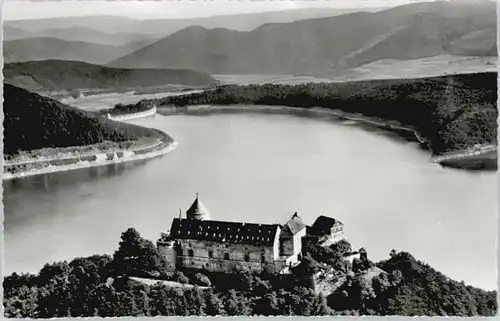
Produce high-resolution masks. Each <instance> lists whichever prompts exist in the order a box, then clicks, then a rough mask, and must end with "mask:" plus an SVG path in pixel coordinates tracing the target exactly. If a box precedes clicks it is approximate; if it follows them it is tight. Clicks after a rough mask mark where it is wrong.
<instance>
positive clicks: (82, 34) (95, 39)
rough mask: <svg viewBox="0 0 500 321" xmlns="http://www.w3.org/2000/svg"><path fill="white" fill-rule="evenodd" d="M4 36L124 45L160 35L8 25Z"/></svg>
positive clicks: (79, 28) (89, 28) (8, 37)
mask: <svg viewBox="0 0 500 321" xmlns="http://www.w3.org/2000/svg"><path fill="white" fill-rule="evenodd" d="M4 38H5V40H20V39H31V38H55V39H59V40H65V41H83V42H90V43H95V44H101V45H110V46H123V45H130V44H132V43H143V42H145V43H146V44H149V43H152V42H154V41H155V40H158V39H159V38H160V36H156V35H147V34H140V33H132V32H119V33H109V32H105V31H101V30H97V29H94V28H91V27H69V28H53V29H43V30H37V31H24V30H22V29H17V28H13V27H8V26H6V28H5V29H4ZM144 46H145V45H144ZM139 48H141V46H138V47H136V48H135V49H139Z"/></svg>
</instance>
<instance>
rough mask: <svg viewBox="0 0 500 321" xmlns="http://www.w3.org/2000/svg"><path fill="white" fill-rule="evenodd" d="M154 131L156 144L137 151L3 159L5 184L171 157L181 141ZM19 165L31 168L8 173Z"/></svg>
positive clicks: (124, 150) (130, 149)
mask: <svg viewBox="0 0 500 321" xmlns="http://www.w3.org/2000/svg"><path fill="white" fill-rule="evenodd" d="M155 131H156V132H157V133H158V134H159V137H158V138H157V141H156V143H155V144H152V145H151V144H150V145H148V146H144V145H142V146H141V145H140V146H137V147H136V148H128V149H127V148H125V149H120V150H114V151H97V152H93V153H86V154H83V153H81V154H78V152H77V155H74V156H69V157H53V158H50V159H37V158H31V159H27V160H25V161H22V162H16V163H14V164H8V163H6V162H5V160H4V165H3V169H4V172H3V175H2V181H8V180H15V179H20V178H24V177H31V176H36V175H42V174H49V173H58V172H66V171H73V170H78V169H83V168H90V167H100V166H106V165H112V164H120V163H126V162H132V161H137V160H145V159H151V158H155V157H158V156H162V155H165V154H168V153H170V152H171V151H173V150H174V149H175V148H176V147H177V145H178V142H176V141H175V140H173V139H172V138H171V137H170V136H169V135H168V134H166V133H164V132H162V131H160V130H155ZM84 147H88V146H80V148H84ZM18 166H29V168H28V169H26V170H19V171H17V172H16V171H15V172H11V173H10V172H8V170H9V168H16V167H18Z"/></svg>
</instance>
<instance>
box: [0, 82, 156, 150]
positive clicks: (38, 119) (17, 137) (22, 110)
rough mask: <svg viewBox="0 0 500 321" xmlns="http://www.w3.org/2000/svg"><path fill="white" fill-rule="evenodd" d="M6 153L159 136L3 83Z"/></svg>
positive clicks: (147, 129) (147, 130) (148, 130)
mask: <svg viewBox="0 0 500 321" xmlns="http://www.w3.org/2000/svg"><path fill="white" fill-rule="evenodd" d="M3 110H4V123H3V126H4V141H3V142H4V155H5V156H8V155H13V154H16V153H18V152H20V151H32V150H35V149H41V148H48V147H52V148H55V147H70V146H85V145H91V144H97V143H102V142H105V141H110V142H126V141H133V140H137V139H139V138H141V137H147V136H156V135H158V133H157V132H156V131H154V130H152V129H149V128H143V127H139V126H134V125H129V124H124V123H118V122H113V121H110V120H107V119H106V118H104V117H97V116H95V115H93V114H90V113H85V112H83V111H80V110H77V109H76V108H73V107H69V106H67V105H64V104H61V103H60V102H58V101H55V100H53V99H49V98H46V97H42V96H40V95H38V94H34V93H31V92H28V91H26V90H24V89H21V88H17V87H14V86H11V85H8V84H5V85H4V103H3Z"/></svg>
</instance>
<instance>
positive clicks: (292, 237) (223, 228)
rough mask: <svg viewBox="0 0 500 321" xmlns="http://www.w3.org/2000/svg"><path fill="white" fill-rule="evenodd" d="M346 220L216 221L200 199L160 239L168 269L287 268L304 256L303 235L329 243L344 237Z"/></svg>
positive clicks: (282, 270)
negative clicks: (260, 222)
mask: <svg viewBox="0 0 500 321" xmlns="http://www.w3.org/2000/svg"><path fill="white" fill-rule="evenodd" d="M343 232H344V225H343V224H342V223H341V222H340V221H338V220H335V219H333V218H330V217H326V216H320V217H318V218H317V219H316V221H315V222H314V224H313V225H312V226H306V225H305V224H304V223H303V221H302V219H301V218H300V217H299V216H298V215H297V213H295V214H293V215H292V217H291V218H290V219H289V220H288V221H287V222H286V223H285V224H255V223H240V222H227V221H215V220H212V219H211V217H210V212H209V211H208V210H207V209H206V207H205V206H204V205H203V204H202V203H201V201H200V200H199V197H198V195H196V199H195V201H194V202H193V204H192V205H191V207H189V209H188V210H187V212H186V218H181V217H179V218H174V220H173V222H172V226H171V228H170V231H169V232H168V233H164V234H163V235H162V237H161V238H160V239H159V240H158V242H157V246H158V251H159V253H160V255H161V256H162V257H163V258H164V259H165V262H166V263H165V264H166V266H165V269H166V270H167V271H171V272H172V271H175V270H177V269H182V268H190V269H199V270H206V271H210V272H224V273H233V272H236V271H248V272H256V273H263V272H267V273H287V271H289V268H291V267H293V266H295V265H296V264H298V263H299V262H300V261H301V258H302V254H301V251H302V239H303V238H304V237H308V238H313V239H315V240H316V241H317V242H319V243H320V244H322V245H324V246H327V245H331V244H333V243H335V242H338V241H340V240H341V239H343V238H344V236H343Z"/></svg>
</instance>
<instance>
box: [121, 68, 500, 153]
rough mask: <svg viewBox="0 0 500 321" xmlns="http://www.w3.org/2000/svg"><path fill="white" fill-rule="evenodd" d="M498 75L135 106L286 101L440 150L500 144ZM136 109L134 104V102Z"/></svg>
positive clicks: (277, 89)
mask: <svg viewBox="0 0 500 321" xmlns="http://www.w3.org/2000/svg"><path fill="white" fill-rule="evenodd" d="M496 103H497V74H496V73H477V74H463V75H448V76H441V77H430V78H420V79H392V80H372V81H359V82H346V83H319V84H313V83H310V84H299V85H275V84H264V85H247V86H236V85H228V86H220V87H218V88H217V89H215V90H210V91H205V92H203V93H194V94H189V95H183V96H173V97H165V98H161V99H157V100H145V101H141V102H139V103H138V104H136V105H135V106H134V108H137V109H141V106H142V109H144V108H147V106H149V105H151V104H156V105H157V106H158V107H160V106H172V105H175V106H187V105H206V104H211V105H229V104H249V105H285V106H294V107H303V108H310V107H323V108H329V109H336V110H341V111H344V112H347V113H359V114H362V115H364V116H367V117H376V118H380V119H383V120H387V121H396V122H398V123H399V124H400V125H402V126H404V127H408V128H411V129H413V130H415V131H416V132H418V133H419V135H420V137H422V138H423V139H425V140H426V141H427V145H428V147H429V148H430V149H431V150H432V152H433V153H434V154H441V153H444V152H450V151H455V150H460V149H464V148H467V147H471V146H473V145H475V144H483V143H492V144H496V137H497V115H498V111H497V106H496ZM130 107H132V106H130Z"/></svg>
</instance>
